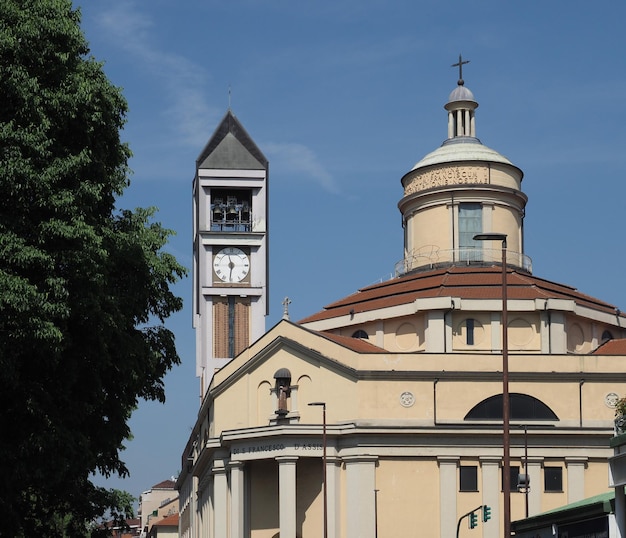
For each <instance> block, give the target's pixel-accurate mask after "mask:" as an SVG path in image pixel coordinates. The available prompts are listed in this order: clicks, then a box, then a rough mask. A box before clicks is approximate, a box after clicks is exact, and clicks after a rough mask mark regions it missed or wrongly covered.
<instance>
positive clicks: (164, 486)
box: [152, 480, 176, 489]
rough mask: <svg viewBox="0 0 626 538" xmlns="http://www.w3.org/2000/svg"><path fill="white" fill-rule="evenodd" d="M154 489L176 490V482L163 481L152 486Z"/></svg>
mask: <svg viewBox="0 0 626 538" xmlns="http://www.w3.org/2000/svg"><path fill="white" fill-rule="evenodd" d="M152 489H176V482H174V481H173V480H163V482H159V483H158V484H155V485H154V486H152Z"/></svg>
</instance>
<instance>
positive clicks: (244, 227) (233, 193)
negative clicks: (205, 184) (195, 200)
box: [211, 189, 252, 232]
mask: <svg viewBox="0 0 626 538" xmlns="http://www.w3.org/2000/svg"><path fill="white" fill-rule="evenodd" d="M251 230H252V190H251V189H212V190H211V231H212V232H250V231H251Z"/></svg>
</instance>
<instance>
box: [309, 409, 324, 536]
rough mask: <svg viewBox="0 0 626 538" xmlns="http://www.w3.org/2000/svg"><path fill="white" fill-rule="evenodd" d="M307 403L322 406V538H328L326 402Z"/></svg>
mask: <svg viewBox="0 0 626 538" xmlns="http://www.w3.org/2000/svg"><path fill="white" fill-rule="evenodd" d="M309 405H312V406H315V407H321V408H322V467H323V469H322V488H323V491H324V493H323V496H324V538H328V492H327V486H326V402H311V403H310V404H309Z"/></svg>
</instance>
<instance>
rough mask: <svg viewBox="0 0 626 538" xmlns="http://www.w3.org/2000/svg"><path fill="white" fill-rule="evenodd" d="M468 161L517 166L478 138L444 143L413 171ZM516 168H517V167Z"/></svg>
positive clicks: (457, 139) (456, 139)
mask: <svg viewBox="0 0 626 538" xmlns="http://www.w3.org/2000/svg"><path fill="white" fill-rule="evenodd" d="M467 161H481V162H492V163H502V164H507V165H509V166H515V165H514V164H513V163H512V162H511V161H509V159H507V158H506V157H505V156H504V155H501V154H500V153H498V152H497V151H496V150H494V149H491V148H488V147H487V146H485V145H483V144H482V143H481V142H480V140H478V139H477V138H473V137H462V138H461V137H459V138H455V139H451V140H447V141H446V142H444V143H443V144H442V145H441V146H440V147H438V148H437V149H436V150H435V151H432V152H430V153H429V154H428V155H426V156H425V157H424V158H423V159H421V160H420V161H418V162H417V163H416V164H415V166H414V167H413V168H412V169H411V171H413V170H418V169H420V168H426V167H427V166H432V165H437V164H446V163H454V162H467ZM515 168H517V167H516V166H515Z"/></svg>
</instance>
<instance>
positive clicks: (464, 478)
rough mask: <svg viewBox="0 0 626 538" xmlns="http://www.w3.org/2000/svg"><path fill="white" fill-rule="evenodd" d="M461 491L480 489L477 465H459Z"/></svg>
mask: <svg viewBox="0 0 626 538" xmlns="http://www.w3.org/2000/svg"><path fill="white" fill-rule="evenodd" d="M459 491H478V468H477V467H476V466H475V465H461V466H460V467H459Z"/></svg>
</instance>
